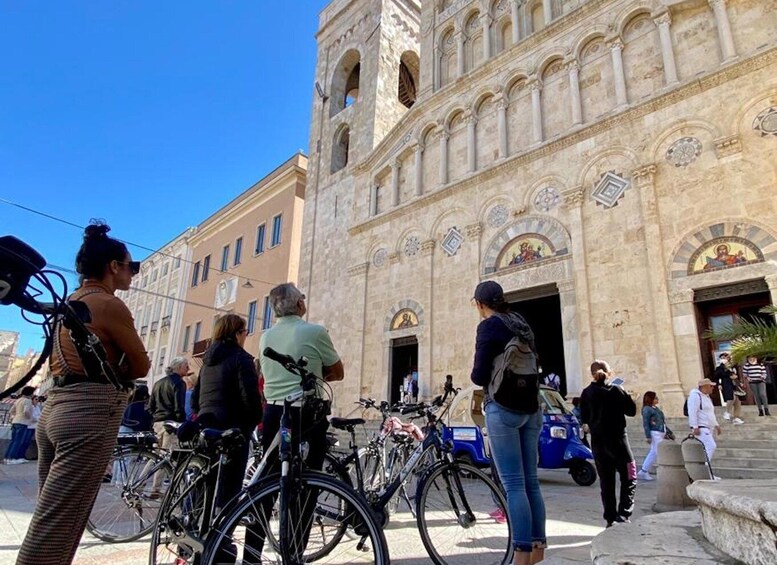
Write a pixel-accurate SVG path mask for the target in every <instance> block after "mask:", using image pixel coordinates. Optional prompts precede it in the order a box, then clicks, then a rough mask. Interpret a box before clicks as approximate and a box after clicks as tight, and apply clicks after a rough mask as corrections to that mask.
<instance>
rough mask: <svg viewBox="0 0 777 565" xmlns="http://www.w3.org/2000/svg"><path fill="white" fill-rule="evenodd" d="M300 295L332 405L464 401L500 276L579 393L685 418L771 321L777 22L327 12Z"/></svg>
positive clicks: (563, 13) (723, 2) (378, 5)
mask: <svg viewBox="0 0 777 565" xmlns="http://www.w3.org/2000/svg"><path fill="white" fill-rule="evenodd" d="M316 37H317V41H318V63H317V67H316V89H315V90H314V95H313V112H312V124H311V148H310V172H309V176H308V186H307V194H306V199H305V200H306V206H305V227H304V232H303V252H302V263H301V268H300V281H299V283H300V286H301V288H302V289H303V291H305V292H306V293H307V296H308V298H309V317H310V320H311V321H316V322H321V323H323V324H325V325H326V326H327V327H328V328H329V330H330V333H331V335H332V338H333V341H334V343H335V345H336V346H337V348H338V349H339V351H340V352H341V355H342V357H343V361H344V363H345V365H346V380H345V381H344V382H343V383H342V384H341V385H338V393H337V406H338V409H339V411H340V412H346V411H348V410H350V408H349V406H352V404H351V403H352V402H353V400H354V399H356V398H358V397H359V396H372V397H374V398H388V399H397V398H396V397H397V395H398V386H399V384H400V383H401V381H402V380H403V378H404V377H405V376H406V375H407V374H414V375H416V377H417V378H418V381H419V385H420V391H421V395H422V396H426V397H428V396H430V395H432V394H435V393H436V392H437V391H438V390H439V389H440V387H441V384H442V382H443V381H444V378H445V375H446V374H452V375H454V383H455V384H456V385H457V386H467V385H468V384H469V372H470V369H471V363H472V355H473V351H474V336H475V329H476V326H477V324H478V321H479V320H478V317H477V313H476V311H475V309H474V308H473V307H472V306H471V304H470V299H471V297H472V293H473V289H474V287H475V285H476V284H477V283H478V282H480V281H483V280H495V281H497V282H499V283H500V284H501V285H502V286H503V287H504V289H505V292H506V293H507V295H508V299H509V300H510V302H511V303H513V306H514V308H515V309H516V310H517V311H519V312H522V313H523V314H524V315H525V317H526V318H527V319H528V320H529V322H530V323H531V324H532V326H533V327H534V329H535V332H536V333H537V338H538V345H539V347H540V351H539V352H540V358H541V362H542V365H543V371H544V372H546V373H547V372H551V371H552V372H555V373H557V374H559V375H560V376H561V377H562V381H563V383H564V384H563V387H562V392H564V393H566V394H567V395H568V396H573V395H574V394H575V393H579V392H580V391H581V389H582V388H583V387H584V386H585V385H586V384H587V382H588V377H587V376H586V375H587V367H588V365H589V364H590V362H591V361H592V360H593V359H595V358H603V359H606V360H608V361H609V362H610V363H611V364H612V366H613V367H614V369H615V371H616V372H617V373H618V374H619V375H621V376H623V377H624V378H625V380H626V382H627V386H628V387H629V388H631V389H633V390H635V391H637V392H639V393H642V392H644V391H645V390H649V389H652V390H656V391H657V392H658V394H659V395H660V396H661V398H662V401H663V402H664V404H665V405H669V406H670V410H672V411H677V410H679V407H680V405H681V404H682V400H683V396H684V395H685V394H686V393H687V391H688V390H689V389H690V388H692V387H693V386H695V383H696V381H697V380H698V379H699V378H702V377H703V376H706V375H708V374H709V373H710V372H711V371H712V369H713V359H714V356H715V355H716V354H717V353H718V352H719V351H721V350H725V349H726V348H727V347H728V344H726V343H713V342H710V341H709V340H707V339H705V338H704V336H703V334H704V332H705V330H706V329H707V328H708V327H720V326H721V325H724V324H725V323H727V322H729V321H732V320H735V319H737V318H738V317H741V316H752V315H757V312H758V310H759V308H760V307H762V306H764V305H767V304H771V303H777V2H775V1H774V0H650V1H647V0H421V1H420V2H419V1H418V0H335V1H333V2H332V3H331V4H330V5H329V6H328V7H327V8H325V9H324V10H323V12H322V13H321V15H320V27H319V31H318V34H317V36H316Z"/></svg>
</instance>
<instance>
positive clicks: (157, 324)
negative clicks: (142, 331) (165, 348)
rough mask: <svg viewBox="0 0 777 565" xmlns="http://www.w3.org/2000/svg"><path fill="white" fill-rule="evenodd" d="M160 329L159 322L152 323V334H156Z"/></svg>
mask: <svg viewBox="0 0 777 565" xmlns="http://www.w3.org/2000/svg"><path fill="white" fill-rule="evenodd" d="M158 329H159V321H158V320H157V321H155V322H151V333H152V334H155V333H156V331H157V330H158Z"/></svg>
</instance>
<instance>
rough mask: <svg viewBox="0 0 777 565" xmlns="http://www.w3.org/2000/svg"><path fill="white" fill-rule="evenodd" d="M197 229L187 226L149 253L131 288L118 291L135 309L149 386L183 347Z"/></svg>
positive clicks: (125, 301) (130, 306) (160, 375)
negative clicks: (184, 315) (185, 312)
mask: <svg viewBox="0 0 777 565" xmlns="http://www.w3.org/2000/svg"><path fill="white" fill-rule="evenodd" d="M196 231H197V230H196V228H189V229H187V230H186V231H185V232H184V233H182V234H180V235H179V236H177V237H175V238H174V239H173V240H172V241H170V242H168V243H166V244H165V245H163V246H162V247H161V248H160V249H158V250H157V251H155V252H154V253H152V254H151V255H149V256H148V257H147V258H146V259H144V260H143V261H142V262H141V264H140V273H138V275H137V276H136V277H135V278H134V279H133V285H132V288H131V289H130V290H127V291H119V292H117V293H116V295H117V296H118V297H119V298H121V299H122V300H123V301H124V303H125V304H126V305H127V307H128V308H129V310H130V312H132V316H133V318H134V319H135V328H136V329H137V330H138V334H139V335H140V339H141V340H142V341H143V345H144V346H145V348H146V351H147V352H148V356H149V359H150V360H151V368H150V369H149V372H148V375H147V376H146V382H147V384H148V385H149V386H153V384H154V382H155V381H156V380H158V379H160V378H161V377H163V376H164V375H165V368H166V367H167V366H168V365H169V364H170V361H171V360H172V359H173V357H175V356H176V355H177V352H178V350H179V348H180V335H181V322H182V321H183V311H184V300H185V298H186V292H187V290H188V281H189V275H190V272H191V268H192V261H191V254H192V251H191V245H190V239H191V238H192V236H193V235H194V234H195V233H196Z"/></svg>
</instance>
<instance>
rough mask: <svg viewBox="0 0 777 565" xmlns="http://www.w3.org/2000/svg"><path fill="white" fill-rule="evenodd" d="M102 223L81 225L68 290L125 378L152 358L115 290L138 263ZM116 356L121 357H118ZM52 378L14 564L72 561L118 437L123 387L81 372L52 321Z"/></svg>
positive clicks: (63, 332)
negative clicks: (34, 498) (33, 496)
mask: <svg viewBox="0 0 777 565" xmlns="http://www.w3.org/2000/svg"><path fill="white" fill-rule="evenodd" d="M109 231H110V228H109V227H108V226H107V225H104V224H99V223H93V224H92V225H89V226H87V227H86V230H85V232H84V240H83V243H82V245H81V248H80V249H79V250H78V254H77V255H76V270H77V271H78V273H79V275H81V280H82V283H81V286H80V287H79V288H78V289H76V291H75V292H74V293H73V294H72V295H71V296H70V297H69V299H70V300H79V301H81V302H83V303H84V304H86V306H88V308H89V312H90V314H91V322H90V323H89V324H87V327H88V329H89V330H90V331H91V332H92V333H93V334H94V335H95V336H97V337H98V338H99V340H100V342H101V343H102V345H103V347H104V348H105V351H106V353H107V357H108V362H109V363H110V364H111V365H113V366H114V367H115V368H116V372H117V374H118V375H119V377H120V378H122V379H124V380H126V382H127V383H130V382H131V381H132V380H134V379H138V378H140V377H145V376H146V374H147V373H148V370H149V368H150V366H151V363H150V361H149V359H148V354H147V353H146V351H145V348H144V347H143V342H142V341H141V340H140V337H139V336H138V334H137V332H136V330H135V324H134V321H133V319H132V314H131V313H130V311H129V309H128V308H127V306H126V305H125V304H124V302H122V301H121V300H120V299H119V298H117V297H116V296H114V293H115V292H116V291H117V290H128V289H129V287H130V283H131V282H132V277H133V276H134V275H135V274H137V272H138V270H139V268H138V267H139V265H138V263H136V262H134V261H132V257H131V256H130V254H129V251H128V250H127V247H126V245H124V244H123V243H122V242H120V241H118V240H116V239H113V238H111V237H108V232H109ZM120 360H123V361H122V362H121V363H120ZM50 366H51V367H50V368H51V375H52V381H53V383H52V384H53V386H52V387H51V390H50V392H49V394H48V400H47V402H46V403H45V405H44V408H43V412H42V414H41V417H40V420H39V421H38V426H37V431H36V439H37V443H38V502H37V505H36V507H35V513H34V514H33V516H32V521H31V522H30V527H29V529H28V530H27V535H26V536H25V538H24V542H23V543H22V546H21V548H20V550H19V555H18V558H17V561H16V563H17V564H19V565H49V564H51V565H54V564H63V563H71V562H72V561H73V557H74V556H75V553H76V549H77V548H78V542H79V541H80V540H81V535H82V534H83V532H84V528H85V527H86V521H87V519H88V518H89V514H90V512H91V510H92V506H93V505H94V500H95V497H96V496H97V491H98V489H99V488H100V483H101V481H102V479H103V476H104V474H105V469H106V466H107V464H108V459H109V457H110V455H111V452H112V450H113V446H114V444H115V443H116V435H117V433H118V431H119V423H120V422H121V418H122V415H123V414H124V408H125V405H126V404H127V391H126V390H116V388H115V387H114V386H113V385H112V384H110V383H109V382H108V380H107V379H106V377H105V376H104V375H103V374H101V373H100V374H87V371H86V370H85V369H84V366H83V365H82V363H81V359H80V357H79V355H78V351H77V350H76V347H75V345H74V344H73V342H72V341H71V339H70V335H69V332H68V330H67V329H65V328H64V327H62V326H57V329H56V331H55V334H54V350H53V353H52V355H51V362H50Z"/></svg>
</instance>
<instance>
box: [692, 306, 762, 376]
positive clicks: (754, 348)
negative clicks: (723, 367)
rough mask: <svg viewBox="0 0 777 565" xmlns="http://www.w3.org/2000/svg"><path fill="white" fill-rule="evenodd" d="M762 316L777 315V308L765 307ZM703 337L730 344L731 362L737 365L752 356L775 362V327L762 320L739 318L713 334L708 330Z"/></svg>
mask: <svg viewBox="0 0 777 565" xmlns="http://www.w3.org/2000/svg"><path fill="white" fill-rule="evenodd" d="M760 312H761V313H763V314H772V315H777V306H765V307H764V308H761V310H760ZM704 337H705V338H707V339H712V340H715V341H730V342H731V352H730V353H731V361H732V362H733V363H735V364H739V363H741V362H742V361H744V360H746V359H747V358H748V357H751V356H754V357H758V358H759V359H763V360H766V361H775V360H777V325H775V323H774V321H772V320H770V321H766V320H763V319H762V318H740V319H739V320H738V321H736V322H734V323H733V324H729V325H727V326H725V327H723V328H721V329H720V331H717V332H713V331H712V330H708V331H707V332H706V333H705V334H704Z"/></svg>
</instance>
